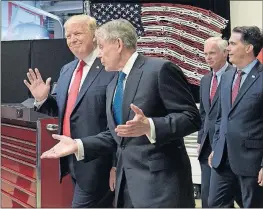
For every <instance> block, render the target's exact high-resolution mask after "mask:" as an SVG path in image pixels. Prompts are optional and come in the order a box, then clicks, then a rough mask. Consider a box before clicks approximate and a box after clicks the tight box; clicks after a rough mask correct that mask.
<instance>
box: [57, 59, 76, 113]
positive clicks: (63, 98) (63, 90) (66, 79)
mask: <svg viewBox="0 0 263 209" xmlns="http://www.w3.org/2000/svg"><path fill="white" fill-rule="evenodd" d="M77 64H78V60H76V61H75V63H73V64H72V67H71V68H68V69H67V70H65V72H64V73H63V75H61V80H60V83H61V84H62V86H61V87H60V92H59V99H58V105H59V106H60V108H59V109H60V110H61V112H60V115H64V114H63V113H64V111H65V108H66V105H67V98H68V89H69V84H70V81H71V78H72V75H73V72H74V70H75V69H76V67H77Z"/></svg>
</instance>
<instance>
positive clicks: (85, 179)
mask: <svg viewBox="0 0 263 209" xmlns="http://www.w3.org/2000/svg"><path fill="white" fill-rule="evenodd" d="M77 64H78V60H75V61H72V62H70V63H68V64H66V65H65V66H64V67H63V68H62V70H61V73H60V77H59V79H58V82H57V87H56V90H55V92H56V99H54V98H53V97H52V96H49V97H48V99H47V101H46V102H45V103H44V104H43V105H42V106H41V108H40V109H39V111H40V112H43V113H48V114H50V115H52V116H58V118H59V127H60V129H59V134H63V133H62V126H63V124H62V123H63V117H64V112H65V107H66V102H67V96H68V88H69V84H70V81H71V77H72V74H73V72H74V70H75V69H76V67H77ZM114 75H115V73H109V72H106V71H105V70H104V67H103V66H102V64H101V62H100V60H99V59H96V60H95V61H94V63H93V65H92V67H91V69H90V71H89V73H88V75H87V77H86V79H85V81H84V83H83V84H82V86H81V90H80V92H79V95H78V98H77V102H76V105H75V107H74V110H73V112H72V114H71V118H70V125H71V135H72V138H73V139H76V138H81V137H84V136H92V135H96V134H98V133H100V132H102V131H105V130H106V127H107V119H106V88H107V86H108V84H109V82H110V81H111V80H112V79H113V77H114ZM74 158H75V156H74ZM67 159H68V158H67V157H64V158H61V159H60V172H61V173H60V174H61V175H60V176H61V179H62V177H63V176H65V175H67V174H68V173H69V168H68V162H67ZM111 166H112V155H107V156H101V157H99V158H98V159H96V160H93V161H90V162H84V161H78V162H75V163H74V170H75V175H76V181H77V182H78V184H79V186H80V187H81V188H82V189H83V190H84V191H87V192H89V193H90V194H94V193H97V194H100V193H103V192H105V191H106V190H108V189H109V187H108V185H109V183H108V181H109V172H110V168H111Z"/></svg>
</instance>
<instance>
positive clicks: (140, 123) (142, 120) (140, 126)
mask: <svg viewBox="0 0 263 209" xmlns="http://www.w3.org/2000/svg"><path fill="white" fill-rule="evenodd" d="M131 109H132V111H133V112H134V113H135V116H134V118H133V119H132V120H129V121H127V122H126V124H125V125H118V126H117V128H115V132H116V133H117V135H118V136H120V137H138V136H142V135H145V134H148V135H150V123H149V120H148V118H147V117H146V116H145V115H144V113H143V111H142V110H141V109H140V108H138V107H137V106H135V105H134V104H131Z"/></svg>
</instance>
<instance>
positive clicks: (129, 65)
mask: <svg viewBox="0 0 263 209" xmlns="http://www.w3.org/2000/svg"><path fill="white" fill-rule="evenodd" d="M138 55H139V54H138V52H134V53H133V54H132V56H131V57H130V58H129V60H128V62H127V63H126V64H125V66H124V68H123V69H122V72H123V73H125V74H126V79H127V78H128V75H129V74H130V72H131V69H132V67H133V65H134V63H135V61H136V59H137V57H138Z"/></svg>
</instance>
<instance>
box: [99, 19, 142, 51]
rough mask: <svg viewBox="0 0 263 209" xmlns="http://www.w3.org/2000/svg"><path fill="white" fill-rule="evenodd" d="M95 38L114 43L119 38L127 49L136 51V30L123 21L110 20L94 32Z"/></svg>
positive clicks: (126, 21)
mask: <svg viewBox="0 0 263 209" xmlns="http://www.w3.org/2000/svg"><path fill="white" fill-rule="evenodd" d="M95 36H96V38H98V39H102V40H106V41H114V40H117V39H118V38H119V39H121V40H122V41H123V44H124V46H125V47H126V48H128V49H136V46H137V39H138V37H137V33H136V29H135V28H134V26H133V25H132V24H131V23H130V22H129V21H128V20H124V19H118V20H112V21H109V22H107V23H105V24H103V25H102V26H100V27H99V28H98V29H97V30H96V32H95Z"/></svg>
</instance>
